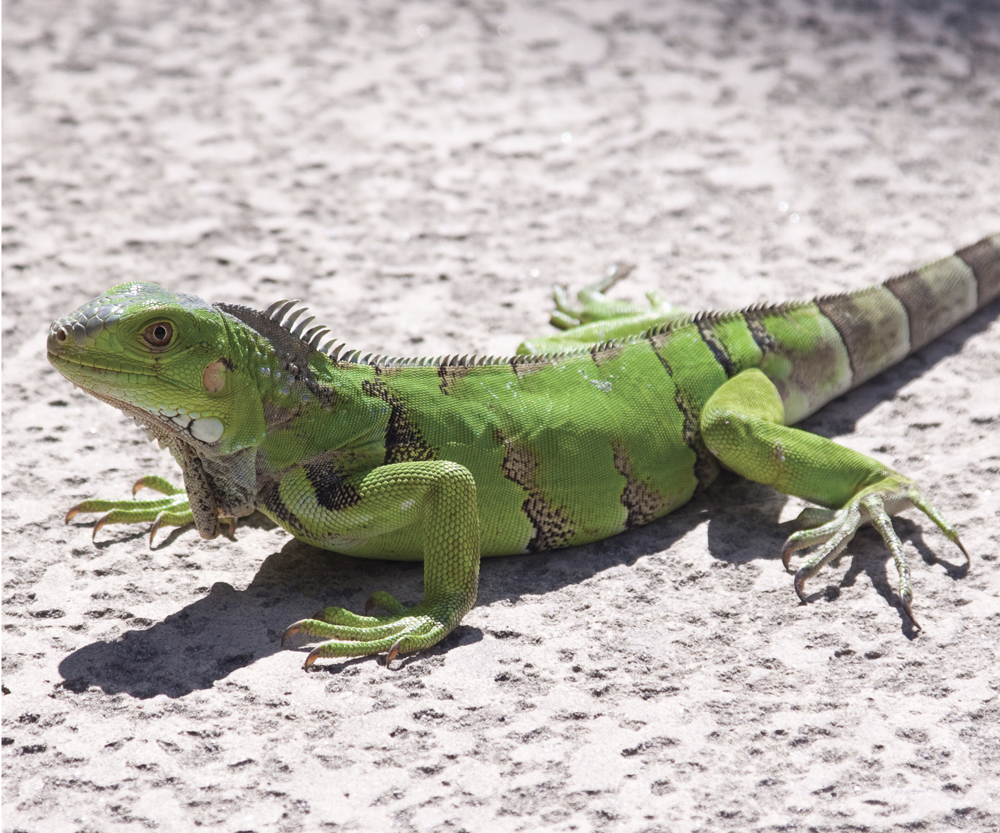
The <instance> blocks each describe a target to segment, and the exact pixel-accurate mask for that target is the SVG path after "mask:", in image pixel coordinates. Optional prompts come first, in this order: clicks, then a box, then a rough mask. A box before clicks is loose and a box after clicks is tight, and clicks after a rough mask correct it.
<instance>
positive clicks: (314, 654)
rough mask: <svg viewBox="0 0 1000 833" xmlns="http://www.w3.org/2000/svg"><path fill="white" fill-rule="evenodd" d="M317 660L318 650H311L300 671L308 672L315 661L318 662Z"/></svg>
mask: <svg viewBox="0 0 1000 833" xmlns="http://www.w3.org/2000/svg"><path fill="white" fill-rule="evenodd" d="M319 658H320V649H319V648H313V649H312V650H311V651H310V652H309V656H307V657H306V662H305V665H303V666H302V670H303V671H308V670H309V669H310V668H311V667H312V664H313V663H314V662H316V660H318V659H319Z"/></svg>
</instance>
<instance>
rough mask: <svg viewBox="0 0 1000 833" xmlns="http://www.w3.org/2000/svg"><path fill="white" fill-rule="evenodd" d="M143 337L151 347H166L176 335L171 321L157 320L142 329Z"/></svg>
mask: <svg viewBox="0 0 1000 833" xmlns="http://www.w3.org/2000/svg"><path fill="white" fill-rule="evenodd" d="M142 337H143V339H145V341H146V344H148V345H149V346H150V347H166V346H167V345H168V344H170V340H171V339H172V338H173V337H174V327H173V325H172V324H171V323H170V322H169V321H157V322H156V323H155V324H150V325H149V326H148V327H146V329H145V330H143V331H142Z"/></svg>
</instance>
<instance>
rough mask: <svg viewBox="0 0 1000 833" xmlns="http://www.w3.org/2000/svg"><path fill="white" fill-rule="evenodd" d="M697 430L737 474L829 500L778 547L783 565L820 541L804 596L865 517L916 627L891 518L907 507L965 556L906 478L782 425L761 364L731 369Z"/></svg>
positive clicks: (799, 577) (800, 578)
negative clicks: (736, 370)
mask: <svg viewBox="0 0 1000 833" xmlns="http://www.w3.org/2000/svg"><path fill="white" fill-rule="evenodd" d="M701 435H702V439H703V440H704V441H705V444H706V446H707V447H708V449H709V451H711V452H712V454H714V455H715V456H716V457H717V458H718V459H719V460H720V461H721V462H722V463H723V464H724V465H726V466H727V467H728V468H730V469H732V470H733V471H735V472H736V473H737V474H740V475H742V476H743V477H746V478H748V479H750V480H755V481H757V482H758V483H766V484H768V485H770V486H773V487H774V488H776V489H777V490H778V491H780V492H784V493H785V494H788V495H796V496H797V497H802V498H805V499H807V500H811V501H813V502H814V503H818V504H820V505H823V506H827V507H833V509H806V510H804V511H803V512H802V514H801V515H800V516H799V518H800V520H801V521H802V522H803V523H804V524H806V525H808V526H811V527H812V528H811V529H806V530H803V531H800V532H796V533H794V534H793V535H791V536H790V537H789V539H788V540H787V541H786V543H785V545H784V547H783V549H782V553H781V558H782V561H783V562H784V564H785V566H786V568H787V567H788V564H789V560H790V558H791V555H792V553H794V552H796V551H797V550H800V549H804V548H806V547H810V546H817V547H818V549H817V550H816V552H815V553H814V554H813V555H812V557H810V558H809V559H808V560H807V561H806V562H805V563H804V564H803V565H802V567H800V568H799V570H798V572H797V573H796V575H795V590H796V592H797V593H798V595H799V598H800V599H802V601H805V582H806V581H807V580H808V579H810V578H812V577H813V576H814V575H816V573H818V572H819V571H820V570H821V569H822V568H823V567H824V566H825V565H826V564H828V563H829V562H830V561H832V560H833V559H834V558H836V557H837V556H838V555H839V554H840V553H841V552H842V551H843V549H844V548H845V547H846V546H847V544H848V543H850V541H851V539H852V538H853V537H854V534H855V533H856V532H857V530H858V529H859V528H860V527H861V526H862V525H863V524H865V523H871V524H872V525H873V526H874V527H875V528H876V529H877V530H878V532H879V535H881V536H882V540H883V541H884V542H885V544H886V546H887V547H888V548H889V552H890V553H891V554H892V558H893V562H894V563H895V566H896V572H897V574H898V576H899V596H900V599H901V601H902V604H903V607H904V609H905V610H906V613H907V615H908V616H909V617H910V619H911V620H912V621H913V624H914V625H915V626H916V627H917V629H919V628H920V626H919V625H918V624H917V622H916V620H915V619H914V618H913V613H912V610H911V604H912V600H913V590H912V588H911V586H910V568H909V566H908V565H907V563H906V559H905V556H904V554H903V544H902V542H901V541H900V540H899V537H898V536H897V535H896V532H895V530H894V529H893V527H892V520H891V516H892V515H894V514H896V513H897V512H900V511H902V510H903V509H907V508H909V507H911V506H914V507H916V508H917V509H920V510H921V511H922V512H923V513H924V514H926V515H927V516H928V517H929V518H930V519H931V520H932V521H934V523H935V524H936V525H937V526H938V527H939V528H940V529H941V531H942V532H944V534H945V535H946V536H947V537H948V538H949V539H950V540H952V541H954V542H955V543H956V544H957V545H958V546H959V547H960V548H961V550H962V552H963V553H965V557H966V559H968V557H969V556H968V553H967V552H966V550H965V547H964V546H962V543H961V541H959V539H958V534H957V533H956V532H955V530H954V528H953V527H952V526H951V525H950V524H949V523H948V522H947V521H946V520H945V519H944V517H943V516H942V515H941V514H940V513H939V512H938V511H937V510H936V509H934V507H933V506H932V505H931V504H930V503H929V502H928V501H927V500H926V499H925V498H924V497H923V496H922V495H921V493H920V489H919V488H918V487H917V485H916V484H915V483H914V482H913V481H912V480H910V479H909V478H908V477H904V476H903V475H901V474H899V473H897V472H895V471H893V470H892V469H889V468H887V467H886V466H884V465H882V464H881V463H879V462H878V461H877V460H874V459H872V458H871V457H867V456H865V455H864V454H859V453H858V452H856V451H852V450H851V449H849V448H845V447H844V446H841V445H838V444H837V443H835V442H833V441H831V440H828V439H826V438H824V437H819V436H816V435H815V434H810V433H808V432H807V431H801V430H799V429H797V428H790V427H788V426H786V425H785V424H784V407H783V405H782V403H781V397H780V396H779V395H778V391H777V389H776V388H775V386H774V385H773V384H772V382H771V381H770V380H769V379H768V378H767V377H766V376H765V375H764V374H763V373H762V372H761V371H759V370H756V369H752V370H745V371H743V372H742V373H740V374H737V375H736V376H734V377H733V378H732V379H730V380H729V381H728V382H726V383H725V384H723V385H722V386H721V387H720V388H719V389H718V390H717V391H716V392H715V393H714V394H713V395H712V397H711V398H710V399H709V401H708V403H707V404H706V406H705V408H704V410H703V412H702V417H701Z"/></svg>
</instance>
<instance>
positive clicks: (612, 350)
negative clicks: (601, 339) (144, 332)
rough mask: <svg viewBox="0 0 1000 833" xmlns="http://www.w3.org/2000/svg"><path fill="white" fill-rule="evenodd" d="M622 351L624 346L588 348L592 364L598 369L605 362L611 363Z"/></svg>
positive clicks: (598, 345)
mask: <svg viewBox="0 0 1000 833" xmlns="http://www.w3.org/2000/svg"><path fill="white" fill-rule="evenodd" d="M624 349H625V348H624V346H622V345H618V344H595V345H594V346H593V347H591V348H590V357H591V358H592V359H593V360H594V364H596V365H597V366H598V367H600V366H601V365H602V364H605V363H607V362H613V361H614V360H615V359H617V358H618V356H619V355H620V354H621V352H622V350H624Z"/></svg>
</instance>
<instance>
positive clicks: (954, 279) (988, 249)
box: [816, 234, 1000, 387]
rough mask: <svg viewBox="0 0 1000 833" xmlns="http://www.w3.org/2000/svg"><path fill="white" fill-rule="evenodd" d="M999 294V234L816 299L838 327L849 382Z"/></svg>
mask: <svg viewBox="0 0 1000 833" xmlns="http://www.w3.org/2000/svg"><path fill="white" fill-rule="evenodd" d="M997 297H1000V234H998V235H993V236H992V237H986V238H983V239H982V240H980V241H979V242H978V243H974V244H973V245H971V246H968V247H966V248H964V249H962V250H960V251H958V252H956V253H955V254H953V255H951V256H950V257H946V258H944V259H943V260H938V261H936V262H934V263H931V264H928V265H927V266H924V267H922V268H920V269H915V270H913V271H912V272H907V273H906V274H905V275H900V276H899V277H896V278H892V279H891V280H888V281H886V282H885V283H883V284H879V285H877V286H872V287H868V288H867V289H862V290H859V291H857V292H850V293H847V294H844V295H833V296H830V297H827V298H820V299H818V300H817V301H816V304H817V306H818V307H819V309H820V311H821V312H822V313H823V314H824V315H825V316H826V317H827V318H828V319H829V320H830V322H831V323H832V324H833V326H834V327H835V328H836V329H837V331H838V332H839V333H840V336H841V338H842V339H843V341H844V346H845V347H846V348H847V354H848V357H849V359H850V364H851V371H852V379H851V387H855V386H857V385H860V384H861V383H862V382H865V381H867V380H868V379H870V378H872V377H873V376H874V375H875V374H877V373H879V372H881V371H882V370H884V369H885V368H887V367H890V366H892V365H893V364H895V363H896V362H897V361H899V360H900V359H902V358H903V357H904V356H906V355H908V354H909V353H912V352H913V351H914V350H918V349H919V348H921V347H923V346H924V345H925V344H927V343H928V342H930V341H932V340H933V339H935V338H937V337H938V336H940V335H941V334H942V333H945V332H947V331H948V330H950V329H951V328H952V327H954V326H955V325H956V324H957V323H958V322H959V321H962V320H963V319H965V318H967V317H968V316H969V315H971V314H972V313H973V312H975V311H976V310H977V309H980V308H981V307H984V306H986V304H988V303H990V302H991V301H993V300H995V299H996V298H997Z"/></svg>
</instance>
